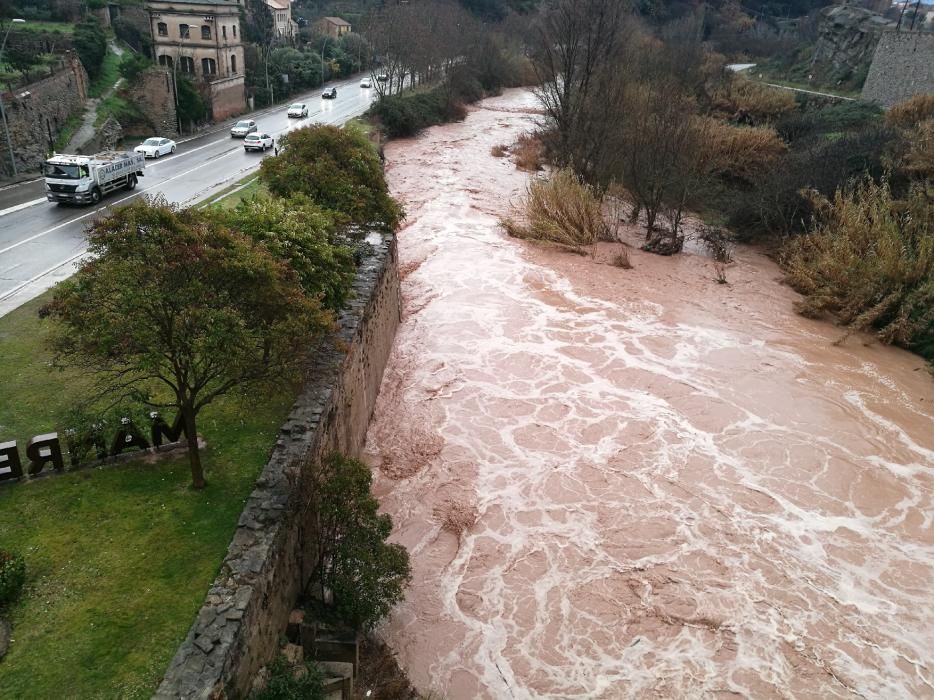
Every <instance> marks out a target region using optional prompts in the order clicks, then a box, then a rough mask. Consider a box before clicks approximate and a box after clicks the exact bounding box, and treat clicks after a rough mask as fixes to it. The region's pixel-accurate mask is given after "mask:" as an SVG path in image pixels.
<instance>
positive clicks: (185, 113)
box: [175, 74, 211, 125]
mask: <svg viewBox="0 0 934 700" xmlns="http://www.w3.org/2000/svg"><path fill="white" fill-rule="evenodd" d="M175 85H176V87H177V89H178V118H179V120H180V121H181V122H182V124H184V123H185V122H188V124H189V125H194V124H195V123H197V122H200V121H204V120H206V119H208V118H209V117H210V116H211V112H210V109H209V107H208V103H207V100H205V99H204V97H203V96H202V95H201V93H200V92H198V88H196V87H195V85H194V83H192V82H191V81H190V80H189V79H188V78H185V77H184V76H181V75H177V74H176V76H175Z"/></svg>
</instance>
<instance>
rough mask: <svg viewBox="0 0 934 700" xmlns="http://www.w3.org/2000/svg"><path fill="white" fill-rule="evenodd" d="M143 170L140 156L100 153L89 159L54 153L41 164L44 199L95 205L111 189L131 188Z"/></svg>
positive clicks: (126, 153) (144, 159) (135, 154)
mask: <svg viewBox="0 0 934 700" xmlns="http://www.w3.org/2000/svg"><path fill="white" fill-rule="evenodd" d="M145 167H146V158H145V157H144V156H143V154H142V153H135V152H127V151H104V152H103V153H97V154H95V155H93V156H69V155H64V154H61V153H56V154H55V155H53V156H52V157H51V158H49V159H48V160H46V161H45V162H44V163H43V164H42V174H43V175H44V176H45V196H46V198H47V199H48V200H49V201H50V202H70V203H73V204H97V203H98V202H100V201H101V198H102V197H103V196H104V195H105V194H108V193H110V192H113V191H114V190H118V189H121V188H122V189H127V190H132V189H134V188H135V187H136V182H137V179H138V178H140V177H142V176H143V169H144V168H145Z"/></svg>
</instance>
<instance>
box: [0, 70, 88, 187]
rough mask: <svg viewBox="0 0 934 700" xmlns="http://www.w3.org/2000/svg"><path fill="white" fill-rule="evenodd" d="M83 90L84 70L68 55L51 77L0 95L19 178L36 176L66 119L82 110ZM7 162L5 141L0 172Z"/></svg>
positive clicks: (0, 153) (85, 86)
mask: <svg viewBox="0 0 934 700" xmlns="http://www.w3.org/2000/svg"><path fill="white" fill-rule="evenodd" d="M87 89H88V74H87V73H86V72H85V70H84V66H82V65H81V61H79V60H78V57H77V56H76V55H75V54H73V53H68V54H66V56H65V57H64V60H63V66H62V68H61V69H60V70H59V71H58V72H56V73H55V74H54V75H53V76H51V77H49V78H45V79H44V80H40V81H38V82H35V83H30V84H29V85H26V86H25V87H22V88H19V89H17V90H15V91H14V92H12V93H10V92H5V93H3V94H0V99H2V100H3V106H4V110H5V111H6V119H7V124H8V126H9V129H10V141H11V142H12V145H13V153H14V155H15V157H16V168H17V170H18V171H19V174H20V175H25V174H28V173H36V174H38V172H39V169H40V166H41V164H42V161H43V160H45V156H46V154H47V153H48V152H49V151H51V150H52V145H53V144H54V142H55V137H56V136H57V134H58V131H59V129H61V128H62V126H64V124H65V122H66V121H67V120H68V117H70V116H71V115H72V114H76V113H78V112H80V111H81V110H83V109H84V104H85V100H86V99H87V94H88V93H87ZM9 159H10V156H9V151H8V150H7V145H6V139H0V172H5V171H6V169H8V167H9Z"/></svg>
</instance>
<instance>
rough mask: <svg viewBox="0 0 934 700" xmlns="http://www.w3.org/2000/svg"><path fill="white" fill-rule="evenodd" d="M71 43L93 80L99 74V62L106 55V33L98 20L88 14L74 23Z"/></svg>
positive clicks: (101, 61)
mask: <svg viewBox="0 0 934 700" xmlns="http://www.w3.org/2000/svg"><path fill="white" fill-rule="evenodd" d="M72 45H73V46H74V47H75V51H76V52H77V53H78V58H80V59H81V63H82V65H83V66H84V69H85V70H86V71H87V72H88V77H90V78H91V79H92V80H93V79H94V78H96V77H97V76H98V75H100V72H101V64H102V63H103V62H104V56H106V55H107V35H106V34H105V33H104V28H103V27H101V24H100V22H98V21H97V19H96V18H94V17H93V16H92V15H88V16H87V17H85V18H84V19H83V20H81V21H80V22H79V23H78V24H76V25H75V32H74V38H73V39H72Z"/></svg>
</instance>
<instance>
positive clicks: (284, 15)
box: [265, 0, 298, 43]
mask: <svg viewBox="0 0 934 700" xmlns="http://www.w3.org/2000/svg"><path fill="white" fill-rule="evenodd" d="M265 2H266V7H268V8H269V11H270V12H271V13H272V18H273V20H274V21H275V23H276V38H277V39H282V40H285V41H288V42H290V43H291V42H292V41H293V40H294V38H295V36H296V35H297V34H298V25H297V24H296V23H295V22H294V21H293V20H292V3H291V2H290V1H289V0H265Z"/></svg>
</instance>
